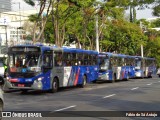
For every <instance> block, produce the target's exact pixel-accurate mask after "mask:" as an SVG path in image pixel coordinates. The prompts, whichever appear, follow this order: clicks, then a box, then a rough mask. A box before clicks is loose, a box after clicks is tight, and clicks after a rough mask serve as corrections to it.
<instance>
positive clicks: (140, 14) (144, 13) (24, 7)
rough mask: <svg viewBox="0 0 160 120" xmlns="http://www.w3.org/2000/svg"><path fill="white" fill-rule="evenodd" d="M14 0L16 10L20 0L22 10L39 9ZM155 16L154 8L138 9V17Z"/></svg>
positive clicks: (21, 0)
mask: <svg viewBox="0 0 160 120" xmlns="http://www.w3.org/2000/svg"><path fill="white" fill-rule="evenodd" d="M12 2H15V4H13V5H12V8H13V10H14V11H18V10H19V4H18V2H20V8H21V10H27V9H36V10H37V11H38V9H37V7H31V6H29V5H27V4H26V3H25V2H23V0H12ZM126 13H127V14H129V11H126ZM153 17H155V16H152V9H145V10H137V19H141V18H144V19H147V18H153Z"/></svg>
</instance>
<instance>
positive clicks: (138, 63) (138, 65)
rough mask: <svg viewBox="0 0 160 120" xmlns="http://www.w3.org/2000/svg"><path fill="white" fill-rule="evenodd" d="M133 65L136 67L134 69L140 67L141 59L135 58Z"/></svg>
mask: <svg viewBox="0 0 160 120" xmlns="http://www.w3.org/2000/svg"><path fill="white" fill-rule="evenodd" d="M135 67H136V69H140V68H141V60H139V59H137V60H136V61H135Z"/></svg>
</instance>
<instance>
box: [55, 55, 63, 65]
mask: <svg viewBox="0 0 160 120" xmlns="http://www.w3.org/2000/svg"><path fill="white" fill-rule="evenodd" d="M54 63H55V66H62V65H63V62H62V52H55V53H54Z"/></svg>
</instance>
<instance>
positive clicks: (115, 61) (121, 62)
mask: <svg viewBox="0 0 160 120" xmlns="http://www.w3.org/2000/svg"><path fill="white" fill-rule="evenodd" d="M127 60H128V56H127V55H123V54H114V53H109V52H101V53H99V77H98V80H109V81H112V82H114V81H115V80H123V79H125V80H128V79H129V77H130V74H129V71H130V66H128V65H127Z"/></svg>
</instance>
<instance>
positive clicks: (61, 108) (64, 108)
mask: <svg viewBox="0 0 160 120" xmlns="http://www.w3.org/2000/svg"><path fill="white" fill-rule="evenodd" d="M73 107H76V105H72V106H69V107H66V108H61V109H58V110H55V111H63V110H67V109H70V108H73Z"/></svg>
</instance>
